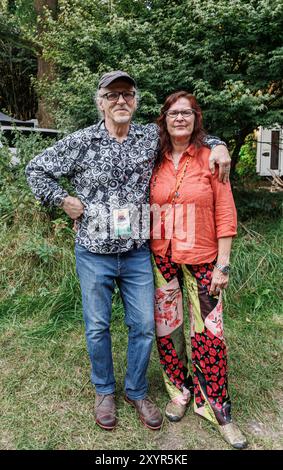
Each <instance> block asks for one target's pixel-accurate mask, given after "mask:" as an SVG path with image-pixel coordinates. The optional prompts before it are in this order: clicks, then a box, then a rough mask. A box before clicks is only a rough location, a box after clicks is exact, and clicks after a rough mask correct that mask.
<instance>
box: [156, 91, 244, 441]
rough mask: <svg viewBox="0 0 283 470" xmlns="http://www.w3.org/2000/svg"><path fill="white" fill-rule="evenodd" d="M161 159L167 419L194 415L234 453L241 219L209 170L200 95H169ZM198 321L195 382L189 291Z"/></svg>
mask: <svg viewBox="0 0 283 470" xmlns="http://www.w3.org/2000/svg"><path fill="white" fill-rule="evenodd" d="M157 122H158V124H159V127H160V135H161V149H160V161H159V162H158V163H157V165H156V168H155V170H154V173H153V176H152V179H151V211H152V231H151V236H152V239H151V249H152V252H153V258H154V273H155V282H156V293H155V321H156V331H157V343H158V350H159V355H160V363H161V365H162V368H163V376H164V380H165V385H166V388H167V391H168V393H169V396H170V399H171V400H170V401H169V403H168V405H167V407H166V411H165V414H166V416H167V418H168V419H169V420H170V421H179V420H180V419H181V418H182V417H183V416H184V413H185V410H186V407H187V405H188V403H189V400H190V398H191V395H193V396H194V410H195V412H196V413H198V414H199V415H201V416H203V417H205V418H207V419H208V420H210V421H211V422H213V423H214V424H216V425H217V426H218V428H219V431H220V432H221V434H222V436H223V437H224V439H225V440H226V441H227V442H228V443H229V444H231V445H232V446H233V447H235V448H244V447H246V445H247V442H246V439H245V437H244V436H243V434H242V433H241V431H240V430H239V428H238V427H237V426H236V424H234V422H232V419H231V402H230V398H229V395H228V388H227V361H226V346H225V342H224V338H223V323H222V290H223V289H225V288H226V287H227V285H228V280H229V258H230V251H231V244H232V237H234V236H235V235H236V228H237V216H236V209H235V204H234V201H233V196H232V192H231V187H230V184H229V183H228V184H223V183H220V182H219V181H218V174H217V173H215V174H214V175H212V174H211V172H210V170H209V166H208V157H209V153H210V149H208V148H207V147H205V146H204V145H203V144H202V142H203V138H204V136H205V132H204V130H203V127H202V113H201V109H200V107H199V105H198V103H197V101H196V99H195V97H194V96H193V95H190V94H188V93H187V92H185V91H180V92H177V93H173V94H172V95H170V96H169V97H168V98H167V99H166V101H165V104H164V106H163V108H162V110H161V115H160V117H159V118H158V121H157ZM183 286H184V287H186V291H187V296H188V302H189V311H190V317H191V318H190V319H191V346H192V353H191V356H192V367H193V377H191V375H189V373H188V360H187V353H186V346H185V339H184V328H183V326H184V323H183V308H182V305H183V302H182V287H183Z"/></svg>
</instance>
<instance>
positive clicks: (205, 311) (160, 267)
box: [153, 255, 231, 425]
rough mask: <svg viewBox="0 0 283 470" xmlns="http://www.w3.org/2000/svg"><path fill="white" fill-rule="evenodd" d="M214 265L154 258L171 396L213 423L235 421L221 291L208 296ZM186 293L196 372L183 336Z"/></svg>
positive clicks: (162, 347) (159, 327)
mask: <svg viewBox="0 0 283 470" xmlns="http://www.w3.org/2000/svg"><path fill="white" fill-rule="evenodd" d="M213 268H214V263H208V264H202V265H185V264H182V265H180V264H176V263H174V262H172V261H171V258H170V255H169V256H166V257H164V258H162V257H160V256H153V270H154V277H155V286H156V289H155V322H156V335H157V346H158V351H159V356H160V363H161V366H162V370H163V377H164V381H165V386H166V389H167V391H168V393H169V396H170V398H171V400H173V401H175V402H179V403H181V404H186V403H187V402H188V400H189V396H190V393H189V392H191V394H192V395H193V396H194V411H195V412H196V413H197V414H199V415H201V416H203V417H204V418H206V419H208V420H209V421H212V422H213V423H215V424H220V425H223V424H227V423H229V422H230V421H231V402H230V398H229V395H228V383H227V358H226V345H225V342H224V337H223V319H222V293H220V295H219V297H218V296H211V295H209V288H210V284H211V277H212V271H213ZM183 287H185V288H186V291H187V295H188V304H189V312H190V326H191V357H192V369H193V374H192V376H191V375H190V373H189V370H188V354H187V350H188V347H187V344H186V341H185V335H184V318H183V295H182V288H183Z"/></svg>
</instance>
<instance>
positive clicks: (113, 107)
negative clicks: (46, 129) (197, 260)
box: [26, 71, 230, 430]
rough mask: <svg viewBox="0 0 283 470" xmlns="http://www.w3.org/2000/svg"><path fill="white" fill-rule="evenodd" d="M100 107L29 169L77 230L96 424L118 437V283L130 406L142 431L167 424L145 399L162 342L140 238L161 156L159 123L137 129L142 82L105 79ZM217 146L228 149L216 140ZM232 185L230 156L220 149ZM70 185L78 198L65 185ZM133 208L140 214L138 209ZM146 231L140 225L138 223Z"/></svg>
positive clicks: (39, 191) (122, 75)
mask: <svg viewBox="0 0 283 470" xmlns="http://www.w3.org/2000/svg"><path fill="white" fill-rule="evenodd" d="M97 106H98V108H99V110H100V112H101V113H102V114H103V116H104V119H103V120H102V121H100V122H99V123H98V124H96V125H93V126H91V127H89V128H87V129H84V130H80V131H77V132H75V133H73V134H71V135H69V136H67V137H66V138H64V139H62V140H61V141H59V142H57V143H56V144H55V145H54V146H53V147H50V148H48V149H47V150H45V151H44V152H43V153H42V154H40V155H38V156H37V157H35V158H34V159H33V160H32V161H31V162H30V163H29V165H28V166H27V170H26V173H27V178H28V182H29V184H30V186H31V188H32V190H33V192H34V194H35V196H36V197H37V198H38V199H40V200H41V201H42V202H43V203H46V204H54V205H57V206H60V207H62V208H63V210H64V211H65V212H66V213H67V214H68V215H69V216H70V217H71V218H72V219H74V220H76V221H77V228H78V231H77V237H76V247H75V252H76V264H77V272H78V275H79V278H80V285H81V291H82V300H83V314H84V321H85V327H86V338H87V346H88V352H89V356H90V361H91V366H92V374H91V380H92V383H93V384H94V385H95V388H96V398H95V417H96V423H97V424H98V425H99V426H100V427H102V428H103V429H107V430H112V429H113V428H114V427H115V426H116V423H117V418H116V409H115V400H114V392H115V378H114V373H113V361H112V352H111V337H110V332H109V326H110V320H111V307H112V293H113V289H114V283H115V282H116V284H117V285H118V287H119V289H120V293H121V297H122V301H123V305H124V310H125V323H126V325H127V326H128V351H127V372H126V377H125V393H126V394H125V399H126V401H127V402H128V403H129V404H131V405H132V406H134V407H135V408H136V410H137V412H138V414H139V417H140V419H141V421H142V422H143V424H144V425H145V426H147V427H148V428H150V429H159V428H160V427H161V424H162V415H161V413H160V411H159V410H158V408H157V406H156V405H155V404H154V403H152V402H151V401H150V400H149V399H148V397H147V389H148V385H147V380H146V371H147V368H148V363H149V358H150V353H151V348H152V342H153V339H154V286H153V276H152V269H151V261H150V252H149V246H148V242H147V240H146V238H148V237H146V236H143V234H141V235H139V233H138V232H139V231H138V230H137V233H138V235H137V234H134V233H133V232H132V229H131V228H132V226H133V225H134V220H133V213H132V212H134V211H135V210H137V211H138V213H139V212H140V211H142V208H143V206H146V205H147V203H148V192H149V181H150V177H151V174H152V169H153V166H154V162H155V159H156V157H157V153H158V145H159V134H158V128H157V126H156V125H155V124H149V125H138V124H134V123H132V124H131V119H132V116H133V114H134V112H135V110H136V108H137V95H136V83H135V80H134V79H133V78H132V77H130V76H129V75H128V74H127V73H126V72H122V71H113V72H110V73H106V74H104V75H103V76H102V77H101V80H100V82H99V85H98V93H97ZM211 142H212V144H216V145H217V144H218V143H219V142H220V141H219V140H217V139H211ZM215 162H217V163H220V174H221V178H224V179H225V178H226V177H227V173H226V170H227V168H228V173H229V162H230V157H229V155H228V152H227V150H226V147H225V146H222V145H221V146H219V147H218V148H217V149H215V150H214V155H212V158H211V167H212V169H213V168H214V164H215ZM63 175H64V176H67V177H69V178H70V180H71V183H72V185H73V187H74V189H75V192H76V197H72V196H70V195H69V194H68V193H67V192H66V191H65V190H64V189H63V188H61V186H60V185H59V184H58V181H57V180H58V178H59V177H61V176H63ZM132 209H133V210H132ZM138 225H139V224H138Z"/></svg>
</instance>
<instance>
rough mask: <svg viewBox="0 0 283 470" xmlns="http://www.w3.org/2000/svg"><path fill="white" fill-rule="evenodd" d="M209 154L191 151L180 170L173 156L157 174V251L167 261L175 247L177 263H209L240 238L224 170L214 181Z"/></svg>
mask: <svg viewBox="0 0 283 470" xmlns="http://www.w3.org/2000/svg"><path fill="white" fill-rule="evenodd" d="M209 154H210V149H208V148H207V147H204V146H203V147H201V148H200V149H196V147H195V146H194V145H190V146H189V147H188V148H187V150H186V151H185V152H184V153H183V155H182V157H181V159H180V162H179V167H178V169H177V170H175V168H174V165H173V161H172V158H171V155H170V154H166V155H165V157H164V159H163V161H162V163H161V165H160V166H157V167H156V168H155V170H154V172H153V175H152V178H151V184H150V204H151V216H152V217H151V219H152V225H151V250H152V251H153V253H154V254H155V255H160V256H162V257H164V256H165V255H166V253H167V250H168V248H169V245H170V242H171V246H170V250H171V253H172V261H174V262H176V263H180V264H202V263H208V262H211V261H213V260H214V259H215V258H216V256H217V252H218V242H217V239H218V238H222V237H233V236H235V235H236V234H237V212H236V207H235V203H234V199H233V195H232V191H231V186H230V183H226V184H223V183H220V182H219V181H218V169H217V170H216V171H215V174H214V175H212V173H211V171H210V169H209V165H208V159H209ZM188 158H189V161H188V163H187V167H186V161H187V159H188ZM185 168H186V171H185V172H184V170H185ZM180 182H181V183H180ZM179 183H180V185H179ZM178 186H179V188H178ZM176 188H178V191H177V193H178V194H177V196H176V197H175V198H174V194H175V193H176ZM173 198H174V200H173ZM160 215H161V217H160ZM160 220H163V222H161V223H160Z"/></svg>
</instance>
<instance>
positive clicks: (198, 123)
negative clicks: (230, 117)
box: [156, 91, 206, 162]
mask: <svg viewBox="0 0 283 470" xmlns="http://www.w3.org/2000/svg"><path fill="white" fill-rule="evenodd" d="M179 98H187V99H188V100H189V101H190V105H191V108H192V109H193V110H194V114H195V124H194V130H193V133H192V135H191V139H190V143H191V144H194V145H195V146H196V147H197V148H199V147H201V146H202V145H203V139H204V137H205V135H206V132H205V130H204V129H203V127H202V112H201V108H200V106H199V104H198V102H197V100H196V97H195V96H194V95H191V94H190V93H188V92H187V91H177V92H175V93H172V94H171V95H169V96H168V97H167V98H166V100H165V103H164V105H163V106H162V108H161V112H160V116H159V117H158V118H157V121H156V122H157V124H158V126H159V128H160V155H159V158H158V160H159V162H160V161H161V160H162V159H163V157H164V155H165V153H166V152H171V151H172V144H171V140H170V136H169V133H168V131H167V124H166V111H168V109H169V108H170V107H171V106H172V104H174V103H176V101H177V100H178V99H179Z"/></svg>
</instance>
